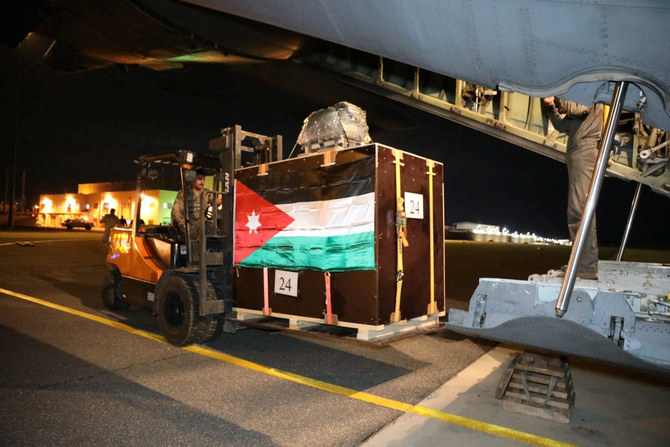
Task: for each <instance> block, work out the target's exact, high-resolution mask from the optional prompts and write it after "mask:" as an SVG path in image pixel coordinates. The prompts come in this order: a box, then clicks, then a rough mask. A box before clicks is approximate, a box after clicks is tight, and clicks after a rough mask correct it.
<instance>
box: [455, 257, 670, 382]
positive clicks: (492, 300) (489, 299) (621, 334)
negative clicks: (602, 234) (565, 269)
mask: <svg viewBox="0 0 670 447" xmlns="http://www.w3.org/2000/svg"><path fill="white" fill-rule="evenodd" d="M598 269H599V273H598V276H599V280H598V281H592V280H577V281H576V283H575V287H574V291H573V294H572V300H571V305H570V308H569V309H568V311H567V312H566V313H565V315H564V316H563V317H562V318H558V317H557V316H556V315H555V307H556V301H557V298H558V295H559V290H560V288H561V283H562V281H563V279H562V278H559V277H557V276H556V272H554V271H549V272H548V273H547V274H545V275H532V276H531V277H530V278H529V279H528V280H527V281H519V280H508V279H490V278H482V279H481V280H480V283H479V286H478V287H477V289H476V290H475V292H474V294H473V296H472V299H471V300H470V308H469V309H468V311H462V310H456V309H451V310H450V311H449V320H448V323H447V324H446V327H447V328H448V329H450V330H453V331H455V332H459V333H462V334H468V335H474V336H480V337H484V338H488V339H494V340H499V341H505V342H509V343H514V344H518V345H521V346H527V347H531V348H537V349H543V350H549V351H552V352H557V353H562V354H565V355H574V356H579V357H583V358H589V359H593V360H597V361H602V362H606V363H612V364H618V365H624V366H629V367H632V368H636V369H642V370H648V371H653V372H656V373H661V374H668V373H670V343H668V339H669V338H668V337H669V336H670V301H669V298H668V293H669V292H670V266H664V265H662V264H653V263H638V262H616V261H600V263H599V266H598Z"/></svg>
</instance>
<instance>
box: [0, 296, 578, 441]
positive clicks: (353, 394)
mask: <svg viewBox="0 0 670 447" xmlns="http://www.w3.org/2000/svg"><path fill="white" fill-rule="evenodd" d="M0 293H3V294H5V295H10V296H13V297H15V298H20V299H22V300H25V301H30V302H32V303H35V304H39V305H41V306H45V307H49V308H51V309H55V310H59V311H62V312H65V313H69V314H71V315H76V316H78V317H82V318H86V319H88V320H91V321H95V322H97V323H100V324H104V325H106V326H110V327H113V328H116V329H121V330H123V331H126V332H130V333H131V334H135V335H139V336H141V337H145V338H148V339H151V340H154V341H157V342H160V343H167V341H166V340H165V339H164V338H163V337H162V336H160V335H157V334H154V333H153V332H148V331H143V330H140V329H135V328H134V327H132V326H128V325H127V324H123V323H119V322H117V321H113V320H110V319H108V318H104V317H100V316H97V315H93V314H90V313H87V312H82V311H79V310H76V309H71V308H69V307H65V306H61V305H59V304H54V303H50V302H49V301H45V300H41V299H39V298H35V297H32V296H29V295H24V294H22V293H18V292H12V291H11V290H7V289H3V288H0ZM181 349H183V350H185V351H189V352H192V353H194V354H198V355H202V356H205V357H209V358H211V359H214V360H219V361H222V362H226V363H230V364H232V365H236V366H239V367H241V368H246V369H250V370H253V371H257V372H260V373H263V374H267V375H270V376H273V377H277V378H280V379H284V380H288V381H291V382H295V383H299V384H301V385H305V386H309V387H312V388H316V389H319V390H322V391H326V392H329V393H333V394H339V395H341V396H346V397H349V398H351V399H356V400H360V401H363V402H368V403H371V404H373V405H377V406H380V407H385V408H390V409H392V410H397V411H402V412H404V413H413V414H417V415H419V416H423V417H427V418H431V419H436V420H439V421H443V422H447V423H449V424H453V425H459V426H461V427H465V428H469V429H471V430H476V431H480V432H484V433H489V434H491V435H495V436H500V437H502V438H507V439H512V440H514V441H519V442H525V443H527V444H530V445H536V446H543V447H558V446H572V444H568V443H565V442H561V441H556V440H554V439H549V438H544V437H541V436H536V435H533V434H530V433H525V432H522V431H519V430H514V429H511V428H507V427H502V426H500V425H495V424H489V423H487V422H482V421H478V420H476V419H470V418H466V417H463V416H458V415H455V414H450V413H446V412H443V411H439V410H433V409H431V408H427V407H421V406H418V405H412V404H408V403H405V402H400V401H397V400H393V399H387V398H385V397H381V396H375V395H374V394H369V393H365V392H362V391H356V390H354V389H351V388H345V387H342V386H338V385H333V384H332V383H327V382H322V381H320V380H315V379H312V378H309V377H305V376H301V375H299V374H294V373H291V372H288V371H282V370H280V369H276V368H270V367H267V366H263V365H260V364H258V363H254V362H250V361H248V360H244V359H241V358H239V357H233V356H231V355H228V354H224V353H223V352H219V351H215V350H213V349H210V348H206V347H204V346H198V345H192V346H185V347H183V348H181Z"/></svg>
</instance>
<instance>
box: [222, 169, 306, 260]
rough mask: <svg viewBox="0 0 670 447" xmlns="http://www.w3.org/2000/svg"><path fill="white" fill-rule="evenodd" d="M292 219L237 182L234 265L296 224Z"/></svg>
mask: <svg viewBox="0 0 670 447" xmlns="http://www.w3.org/2000/svg"><path fill="white" fill-rule="evenodd" d="M294 220H295V219H293V218H292V217H291V216H289V215H288V214H286V213H285V212H283V211H282V210H280V209H279V208H277V207H276V206H274V205H273V204H272V203H270V202H268V201H267V200H265V199H264V198H263V197H261V196H259V195H258V194H257V193H256V192H255V191H253V190H252V189H251V188H249V187H247V186H246V185H245V184H244V183H242V182H240V181H239V180H235V258H234V260H233V264H234V265H237V264H239V263H240V262H242V261H244V260H245V259H246V258H247V256H249V255H250V254H251V253H253V252H254V251H256V250H257V249H259V248H260V247H262V246H263V244H265V243H266V242H267V241H269V240H270V239H272V238H273V237H274V236H275V235H276V234H277V233H279V232H280V231H281V230H283V229H284V228H286V227H287V226H289V225H290V224H291V222H293V221H294Z"/></svg>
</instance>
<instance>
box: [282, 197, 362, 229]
mask: <svg viewBox="0 0 670 447" xmlns="http://www.w3.org/2000/svg"><path fill="white" fill-rule="evenodd" d="M275 206H276V207H277V208H279V209H280V210H282V211H283V212H285V213H286V214H288V215H290V216H291V217H293V218H294V219H295V221H293V222H292V223H291V224H290V225H289V226H287V227H286V228H284V229H283V230H282V231H280V232H279V233H277V234H276V235H275V237H298V236H314V237H318V236H344V235H350V234H357V233H366V232H370V231H374V230H375V193H374V192H371V193H367V194H362V195H359V196H351V197H344V198H342V199H333V200H322V201H317V202H296V203H284V204H279V205H275Z"/></svg>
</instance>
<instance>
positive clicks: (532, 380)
mask: <svg viewBox="0 0 670 447" xmlns="http://www.w3.org/2000/svg"><path fill="white" fill-rule="evenodd" d="M496 398H498V399H502V401H503V408H504V409H506V410H512V411H516V412H517V413H523V414H526V415H529V416H535V417H539V418H542V419H548V420H551V421H556V422H562V423H566V424H567V423H569V422H570V417H571V416H572V411H573V409H574V406H575V392H574V389H573V385H572V374H571V372H570V367H569V365H568V361H567V359H566V358H565V357H556V356H544V355H539V354H535V353H528V352H524V353H521V354H519V355H518V356H517V357H516V358H515V359H514V360H513V361H512V363H510V365H509V366H508V368H507V369H506V370H505V373H504V374H503V376H502V378H501V380H500V382H499V384H498V389H497V390H496Z"/></svg>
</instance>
